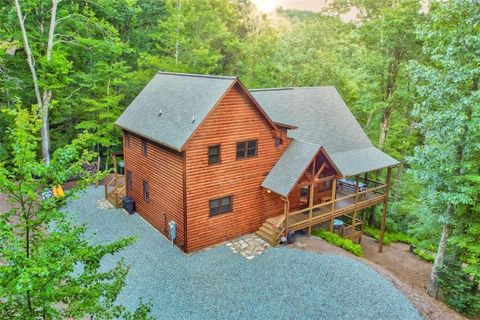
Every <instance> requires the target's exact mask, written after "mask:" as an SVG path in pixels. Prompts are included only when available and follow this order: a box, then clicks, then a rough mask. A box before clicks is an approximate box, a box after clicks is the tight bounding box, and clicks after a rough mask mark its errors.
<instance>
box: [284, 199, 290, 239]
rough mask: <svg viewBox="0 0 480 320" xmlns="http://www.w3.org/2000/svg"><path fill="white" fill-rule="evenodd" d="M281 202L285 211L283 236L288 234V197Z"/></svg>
mask: <svg viewBox="0 0 480 320" xmlns="http://www.w3.org/2000/svg"><path fill="white" fill-rule="evenodd" d="M283 203H284V207H283V211H285V237H287V236H288V211H289V210H290V208H289V203H288V199H286V200H284V201H283Z"/></svg>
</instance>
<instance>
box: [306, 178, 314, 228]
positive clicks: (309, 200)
mask: <svg viewBox="0 0 480 320" xmlns="http://www.w3.org/2000/svg"><path fill="white" fill-rule="evenodd" d="M314 195H315V183H312V185H311V186H310V188H309V193H308V197H309V199H308V207H309V208H310V210H309V211H308V236H310V235H311V234H312V224H311V222H312V214H313V208H312V207H313V197H314Z"/></svg>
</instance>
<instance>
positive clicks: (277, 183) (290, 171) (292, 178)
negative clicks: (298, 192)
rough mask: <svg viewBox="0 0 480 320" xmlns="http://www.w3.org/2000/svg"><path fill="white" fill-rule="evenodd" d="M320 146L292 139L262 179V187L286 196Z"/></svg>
mask: <svg viewBox="0 0 480 320" xmlns="http://www.w3.org/2000/svg"><path fill="white" fill-rule="evenodd" d="M320 147H321V146H320V145H318V144H314V143H309V142H303V141H299V140H293V141H292V142H291V143H290V145H289V146H288V148H287V150H285V152H284V153H283V154H282V156H281V157H280V159H278V161H277V163H276V164H275V166H273V168H272V170H271V171H270V173H269V174H268V175H267V177H266V178H265V180H263V182H262V187H264V188H267V189H270V190H272V191H273V192H275V193H277V194H280V195H282V196H285V197H286V196H288V194H289V193H290V191H291V190H292V188H293V187H294V186H295V184H296V183H297V181H298V179H299V178H300V177H301V175H302V174H303V172H304V171H305V170H306V169H307V167H308V165H309V164H310V162H311V161H312V159H313V157H314V156H315V155H316V154H317V153H318V152H319V151H320Z"/></svg>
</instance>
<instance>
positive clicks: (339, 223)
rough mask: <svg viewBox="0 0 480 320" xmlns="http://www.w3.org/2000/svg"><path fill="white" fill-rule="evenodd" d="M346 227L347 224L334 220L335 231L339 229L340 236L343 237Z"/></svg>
mask: <svg viewBox="0 0 480 320" xmlns="http://www.w3.org/2000/svg"><path fill="white" fill-rule="evenodd" d="M344 226H345V223H344V222H343V221H342V220H340V219H334V220H333V229H334V230H335V229H338V230H340V236H343V227H344Z"/></svg>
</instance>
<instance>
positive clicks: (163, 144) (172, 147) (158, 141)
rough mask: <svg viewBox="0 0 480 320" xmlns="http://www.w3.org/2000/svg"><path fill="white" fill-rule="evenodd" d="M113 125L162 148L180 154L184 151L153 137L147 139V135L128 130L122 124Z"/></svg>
mask: <svg viewBox="0 0 480 320" xmlns="http://www.w3.org/2000/svg"><path fill="white" fill-rule="evenodd" d="M113 125H114V126H116V127H118V128H120V129H123V130H126V131H128V132H131V133H133V134H136V135H137V136H139V137H142V138H145V139H147V140H151V141H153V142H155V143H158V144H159V145H162V146H164V147H166V148H168V149H172V150H175V151H178V152H182V151H183V150H182V149H181V148H178V147H174V146H171V145H169V144H167V143H165V142H162V141H160V140H157V139H153V138H151V137H147V136H145V135H143V134H141V133H138V132H136V131H135V130H132V129H130V128H127V127H124V126H122V125H120V124H118V123H116V122H115V123H114V124H113Z"/></svg>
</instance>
